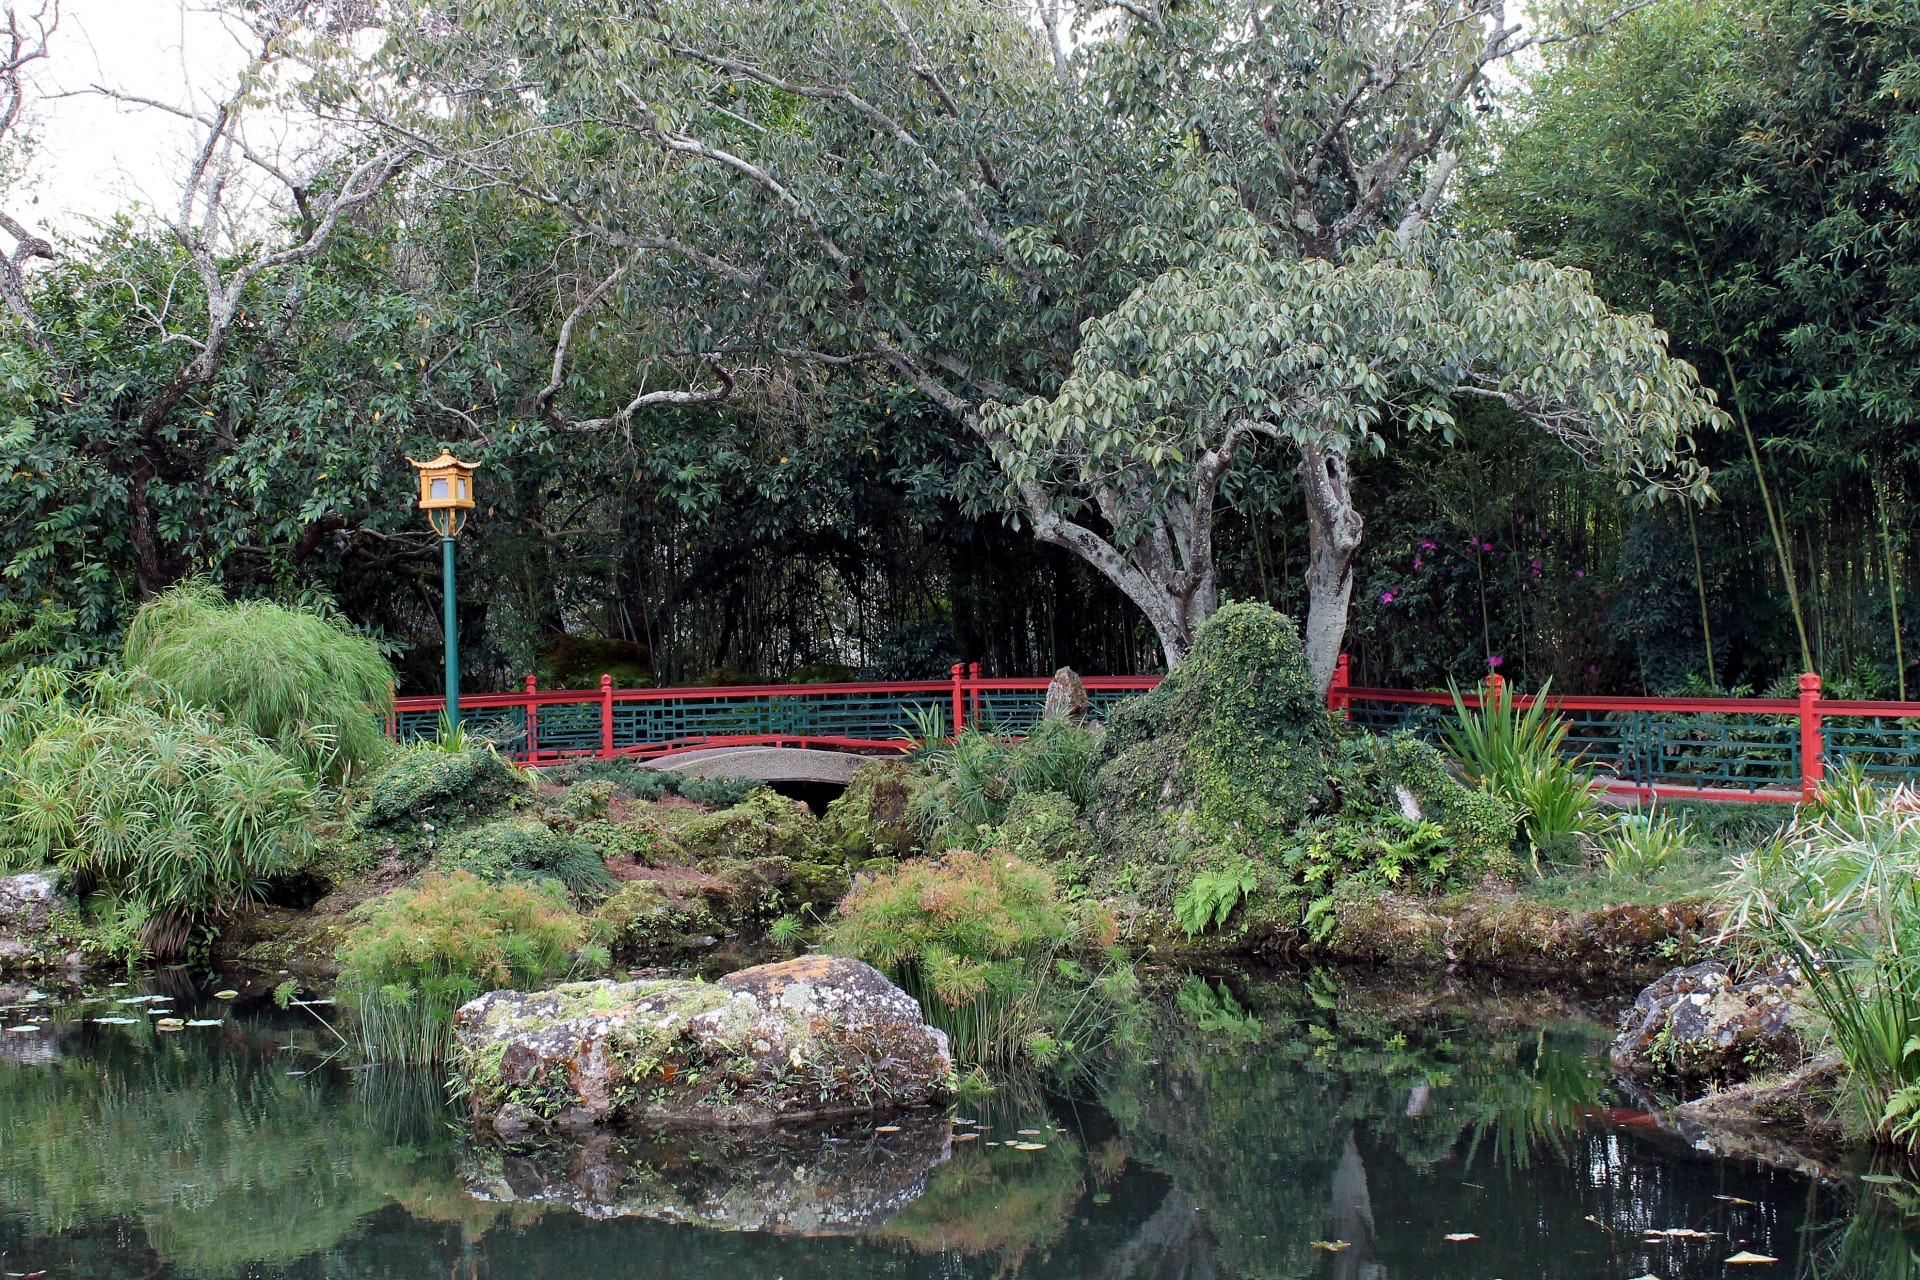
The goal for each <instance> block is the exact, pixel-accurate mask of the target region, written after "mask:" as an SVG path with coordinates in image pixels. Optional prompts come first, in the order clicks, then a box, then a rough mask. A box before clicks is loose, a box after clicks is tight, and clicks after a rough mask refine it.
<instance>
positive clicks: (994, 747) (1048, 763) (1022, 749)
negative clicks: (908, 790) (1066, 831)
mask: <svg viewBox="0 0 1920 1280" xmlns="http://www.w3.org/2000/svg"><path fill="white" fill-rule="evenodd" d="M1096 754H1097V749H1096V744H1095V741H1094V737H1093V734H1092V732H1091V731H1090V730H1088V729H1087V728H1086V726H1084V725H1081V724H1076V723H1074V722H1072V721H1068V720H1041V721H1039V722H1038V723H1036V724H1035V725H1034V726H1033V727H1032V729H1031V730H1030V731H1029V732H1028V733H1027V735H1026V736H1025V737H1021V738H1011V737H1005V736H1002V735H1000V734H995V733H988V732H986V731H984V730H980V729H973V728H969V729H965V730H963V731H961V733H960V735H959V736H958V737H957V738H955V739H954V740H953V741H952V742H951V743H949V744H947V745H946V746H943V747H939V748H926V749H924V750H923V751H922V752H921V755H920V763H921V765H922V766H923V767H924V768H925V769H926V770H927V771H929V772H930V773H931V774H932V775H933V777H934V782H933V785H931V786H929V787H926V788H924V789H921V790H918V791H917V792H916V793H915V794H914V796H913V799H912V812H913V815H914V817H915V820H916V821H917V822H918V824H919V825H920V828H921V831H922V832H923V834H924V835H925V837H926V839H927V840H929V841H930V842H932V843H933V844H935V845H940V846H945V847H953V846H955V845H964V844H969V843H973V842H975V841H976V840H977V839H978V836H977V834H976V833H977V832H979V830H980V829H981V828H982V827H990V826H995V825H998V824H999V823H1001V822H1002V821H1004V820H1005V819H1006V816H1007V809H1008V806H1009V805H1010V804H1012V803H1013V801H1014V799H1015V797H1017V796H1022V795H1043V794H1048V793H1052V794H1057V795H1060V796H1063V797H1065V798H1066V800H1067V802H1068V803H1069V804H1071V805H1072V806H1073V807H1074V808H1076V809H1078V808H1079V807H1080V806H1081V805H1083V804H1085V803H1086V802H1087V799H1088V797H1089V795H1090V794H1091V792H1092V787H1093V777H1094V769H1095V764H1096V759H1095V757H1096Z"/></svg>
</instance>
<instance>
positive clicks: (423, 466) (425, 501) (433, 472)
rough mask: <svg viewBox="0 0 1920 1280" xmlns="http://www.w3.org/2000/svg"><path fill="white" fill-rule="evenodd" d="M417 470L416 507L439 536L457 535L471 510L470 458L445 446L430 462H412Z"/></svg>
mask: <svg viewBox="0 0 1920 1280" xmlns="http://www.w3.org/2000/svg"><path fill="white" fill-rule="evenodd" d="M407 461H408V462H412V463H413V467H414V469H415V470H416V471H418V472H419V473H420V509H421V510H422V511H424V512H426V513H427V523H428V524H430V525H432V526H433V531H434V532H435V533H437V534H439V535H440V536H441V537H442V538H457V537H459V536H460V530H461V528H462V527H463V526H464V525H465V524H466V522H467V512H469V511H471V510H473V473H474V471H475V470H476V468H475V467H474V465H473V464H472V463H471V462H462V461H460V459H458V458H456V457H454V456H453V455H452V454H451V453H449V452H447V451H446V450H445V449H442V450H441V451H440V456H439V457H437V458H435V459H434V460H433V461H432V462H414V461H413V459H412V458H408V459H407Z"/></svg>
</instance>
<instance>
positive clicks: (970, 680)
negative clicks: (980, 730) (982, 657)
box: [967, 662, 980, 724]
mask: <svg viewBox="0 0 1920 1280" xmlns="http://www.w3.org/2000/svg"><path fill="white" fill-rule="evenodd" d="M967 720H968V722H969V723H971V724H979V723H980V664H979V663H977V662H969V663H968V664H967Z"/></svg>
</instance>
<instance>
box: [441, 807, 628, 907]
mask: <svg viewBox="0 0 1920 1280" xmlns="http://www.w3.org/2000/svg"><path fill="white" fill-rule="evenodd" d="M432 865H433V867H434V869H435V870H437V871H455V870H458V871H467V872H471V873H472V874H473V875H476V876H478V877H480V878H481V879H482V880H496V881H498V880H552V881H554V882H555V883H557V884H559V885H560V886H561V887H562V888H563V889H565V890H566V891H567V892H568V893H569V894H571V895H573V897H574V898H576V899H578V900H581V901H598V900H599V899H601V898H604V897H606V896H607V895H608V894H610V893H612V892H613V891H614V889H615V888H616V887H617V884H616V882H615V880H614V878H613V875H612V873H611V872H609V871H608V870H607V864H606V863H605V862H604V861H603V860H602V859H601V857H600V854H599V852H598V851H597V850H596V849H595V848H594V846H593V845H592V844H591V843H589V842H588V841H586V840H584V839H581V838H580V837H578V836H575V835H568V834H563V833H561V832H558V831H555V830H554V829H553V828H552V827H550V826H548V825H547V824H546V823H544V822H541V821H540V820H538V819H537V818H506V819H503V820H501V821H499V822H490V823H488V824H486V825H485V826H483V827H475V828H473V829H471V830H468V831H463V832H459V833H458V834H456V835H454V836H451V837H450V838H449V839H448V840H447V842H446V843H445V844H444V845H443V846H442V847H441V849H440V850H439V851H438V852H436V853H435V854H434V856H433V864H432Z"/></svg>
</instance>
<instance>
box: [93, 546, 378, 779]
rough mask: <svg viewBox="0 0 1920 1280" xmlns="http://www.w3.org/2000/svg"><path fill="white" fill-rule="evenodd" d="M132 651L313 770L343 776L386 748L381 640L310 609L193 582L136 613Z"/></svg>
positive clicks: (202, 702) (188, 693)
mask: <svg viewBox="0 0 1920 1280" xmlns="http://www.w3.org/2000/svg"><path fill="white" fill-rule="evenodd" d="M125 658H126V663H127V665H128V666H129V667H139V668H142V669H144V670H145V671H147V672H148V673H149V674H150V675H152V676H153V678H154V679H156V680H158V681H160V682H161V683H162V684H164V685H166V686H167V687H168V688H170V689H172V690H173V691H174V692H175V693H177V694H178V695H179V696H180V697H181V698H183V699H184V700H186V701H187V702H189V703H191V704H193V705H195V706H199V707H206V708H208V709H210V710H213V711H218V712H220V713H221V714H222V715H225V716H226V717H227V718H228V719H230V720H231V721H233V722H234V723H235V724H238V725H242V726H244V727H245V728H247V729H249V730H251V731H252V732H253V733H254V734H256V735H258V736H259V737H261V738H264V739H266V740H267V741H268V742H271V743H273V744H274V747H275V748H276V749H277V750H279V751H280V753H281V754H282V755H284V756H286V757H287V758H288V759H290V760H292V761H294V762H295V763H297V764H298V765H299V766H300V767H301V768H302V769H303V770H305V771H306V773H307V774H308V776H309V777H314V778H325V779H327V780H329V781H333V782H340V781H343V780H345V779H346V778H348V777H350V776H355V775H358V774H360V773H363V772H365V771H366V770H368V769H370V768H371V767H372V766H373V765H374V764H375V763H377V762H378V761H379V760H380V759H381V757H382V756H383V755H384V754H385V753H386V750H387V740H386V733H385V730H384V728H383V726H384V725H385V723H386V720H387V717H388V715H389V713H391V711H392V710H393V668H392V667H391V666H389V665H388V664H387V660H386V658H384V657H383V656H381V653H380V647H379V646H378V645H377V644H375V643H374V642H373V641H372V640H369V639H368V638H367V637H365V636H362V635H358V634H356V633H355V632H353V631H350V630H348V629H347V628H346V627H345V626H344V625H342V624H341V623H339V622H337V621H335V620H333V619H331V618H328V617H325V616H323V615H321V614H319V613H316V612H313V611H311V610H306V609H289V608H287V607H285V606H283V605H278V604H274V603H272V602H271V601H267V600H242V601H238V602H236V603H233V604H228V603H227V602H226V601H225V600H224V599H222V598H221V595H220V592H219V590H218V589H217V588H215V587H214V586H212V585H211V584H209V583H205V582H191V583H187V584H185V585H183V586H178V587H175V588H174V589H173V590H171V591H169V592H167V593H166V594H165V595H162V596H159V597H158V598H156V599H154V600H152V601H150V602H148V603H147V604H146V605H144V606H143V607H142V608H141V610H140V612H139V613H137V614H135V615H134V619H133V622H132V624H131V625H130V626H129V627H128V628H127V641H126V653H125Z"/></svg>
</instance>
